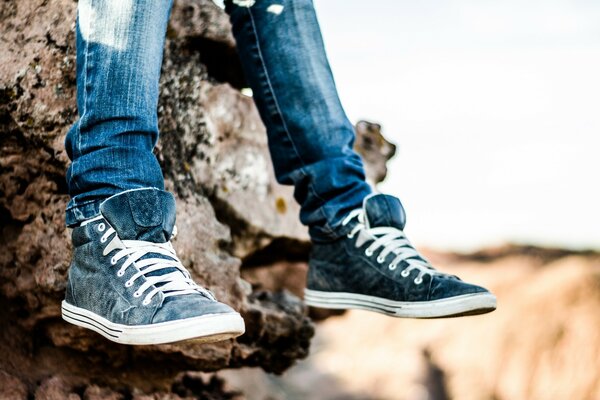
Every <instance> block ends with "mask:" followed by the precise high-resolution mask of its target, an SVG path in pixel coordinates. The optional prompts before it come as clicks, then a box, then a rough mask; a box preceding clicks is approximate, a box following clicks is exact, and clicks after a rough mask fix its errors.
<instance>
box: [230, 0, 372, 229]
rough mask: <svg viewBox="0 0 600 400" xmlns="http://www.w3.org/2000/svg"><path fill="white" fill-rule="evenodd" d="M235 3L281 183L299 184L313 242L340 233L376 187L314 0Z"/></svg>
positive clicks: (243, 51)
mask: <svg viewBox="0 0 600 400" xmlns="http://www.w3.org/2000/svg"><path fill="white" fill-rule="evenodd" d="M234 3H254V2H239V1H238V2H233V3H231V2H229V3H228V4H227V5H226V10H227V11H228V12H229V14H230V15H231V21H232V24H233V32H234V35H235V38H236V41H237V43H238V51H239V54H240V58H241V60H242V65H243V67H244V73H245V75H246V79H247V80H248V82H249V84H250V86H251V88H252V91H253V93H254V99H255V101H256V104H257V106H258V110H259V112H260V115H261V118H262V120H263V121H264V123H265V126H266V127H267V134H268V137H269V147H270V150H271V157H272V159H273V164H274V167H275V173H276V176H277V179H278V181H279V182H280V183H284V184H293V185H294V186H295V193H294V194H295V197H296V200H297V201H298V203H299V204H300V205H301V207H302V209H301V214H300V219H301V221H302V222H303V223H304V224H305V225H308V226H309V229H310V234H311V237H312V238H313V240H314V241H329V240H332V239H336V238H337V237H339V235H340V233H339V231H338V230H337V229H336V228H337V227H338V226H340V224H341V221H342V219H343V218H344V215H346V214H347V213H348V212H350V211H351V210H353V209H355V208H357V207H360V206H361V204H362V200H363V198H364V197H365V196H366V195H368V194H369V193H371V188H370V187H369V185H368V184H367V183H366V182H365V175H364V171H363V165H362V161H361V159H360V157H359V156H358V154H356V153H355V152H354V151H353V149H352V145H353V143H354V128H353V126H352V124H351V123H350V121H349V120H348V118H347V117H346V114H345V112H344V110H343V108H342V105H341V103H340V100H339V98H338V95H337V91H336V87H335V83H334V80H333V76H332V74H331V70H330V68H329V63H328V61H327V57H326V55H325V49H324V46H323V40H322V38H321V33H320V29H319V25H318V22H317V18H316V15H315V12H314V8H313V6H312V2H311V1H310V0H284V1H277V2H271V1H264V0H263V1H261V0H259V1H256V2H255V3H254V4H253V5H252V6H251V7H248V6H238V5H235V4H234Z"/></svg>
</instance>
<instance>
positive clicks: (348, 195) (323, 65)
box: [226, 0, 496, 318]
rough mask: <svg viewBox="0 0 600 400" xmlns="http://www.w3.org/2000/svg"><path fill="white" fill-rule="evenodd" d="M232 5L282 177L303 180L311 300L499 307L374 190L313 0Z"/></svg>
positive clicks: (438, 309)
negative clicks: (423, 242)
mask: <svg viewBox="0 0 600 400" xmlns="http://www.w3.org/2000/svg"><path fill="white" fill-rule="evenodd" d="M226 9H227V11H228V12H229V14H230V16H231V21H232V25H233V32H234V36H235V38H236V41H237V44H238V51H239V54H240V58H241V61H242V65H243V67H244V72H245V74H246V78H247V80H248V82H249V84H250V86H251V88H252V90H253V93H254V100H255V102H256V104H257V107H258V110H259V112H260V115H261V118H262V120H263V122H264V123H265V126H266V128H267V134H268V137H269V146H270V150H271V156H272V159H273V164H274V167H275V172H276V175H277V178H278V180H279V182H281V183H284V184H293V185H295V197H296V200H297V201H298V202H299V203H300V205H301V207H302V209H301V215H300V218H301V220H302V222H303V223H304V224H306V225H308V226H309V232H310V235H311V238H312V241H313V250H312V253H311V255H310V260H309V272H308V279H307V289H306V292H305V300H306V302H307V303H308V304H309V305H313V306H318V307H323V308H341V309H346V308H361V309H367V310H371V311H376V312H381V313H384V314H387V315H392V316H398V317H416V318H435V317H446V316H459V315H472V314H481V313H486V312H490V311H492V310H494V309H495V307H496V298H495V297H494V295H492V294H491V293H489V291H487V290H486V289H484V288H482V287H479V286H476V285H472V284H469V283H466V282H463V281H461V280H460V279H458V278H457V277H454V276H451V275H448V274H444V273H441V272H438V271H437V270H435V269H434V268H433V267H432V266H431V264H430V263H429V262H428V261H427V260H426V259H425V258H424V257H423V256H422V255H421V254H420V253H419V252H417V251H416V250H415V248H414V247H413V246H412V244H411V243H410V242H409V241H408V239H407V238H406V236H405V234H404V227H405V223H406V218H405V213H404V208H403V207H402V204H401V203H400V201H399V200H398V199H396V198H394V197H392V196H388V195H383V194H377V195H374V194H371V190H370V188H369V186H368V185H367V184H366V182H365V177H364V172H363V167H362V163H361V161H360V157H359V156H358V155H357V154H356V153H355V152H354V151H353V150H352V144H353V141H354V131H353V128H352V125H351V124H350V122H349V121H348V119H347V117H346V115H345V113H344V111H343V109H342V106H341V104H340V101H339V99H338V96H337V91H336V88H335V84H334V81H333V77H332V74H331V70H330V68H329V64H328V62H327V58H326V55H325V50H324V46H323V42H322V39H321V34H320V30H319V25H318V22H317V19H316V15H315V11H314V8H313V4H312V0H277V1H271V0H257V1H253V0H246V1H241V0H238V1H233V0H232V1H229V2H228V3H226Z"/></svg>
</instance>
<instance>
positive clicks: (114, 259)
mask: <svg viewBox="0 0 600 400" xmlns="http://www.w3.org/2000/svg"><path fill="white" fill-rule="evenodd" d="M110 263H111V264H112V265H117V259H116V258H114V257H113V258H111V259H110Z"/></svg>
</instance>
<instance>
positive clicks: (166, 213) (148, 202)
mask: <svg viewBox="0 0 600 400" xmlns="http://www.w3.org/2000/svg"><path fill="white" fill-rule="evenodd" d="M100 212H101V213H102V215H103V216H104V218H106V220H107V221H108V223H109V224H110V225H111V226H112V227H113V228H114V229H115V230H116V231H117V234H118V235H119V238H121V239H122V240H145V241H148V242H154V243H164V242H167V241H169V239H170V238H171V233H172V232H173V226H174V225H175V198H174V197H173V195H172V194H171V193H169V192H167V191H164V190H158V189H154V188H148V189H135V190H129V191H126V192H122V193H119V194H117V195H114V196H112V197H109V198H108V199H106V200H105V201H103V202H102V204H101V205H100Z"/></svg>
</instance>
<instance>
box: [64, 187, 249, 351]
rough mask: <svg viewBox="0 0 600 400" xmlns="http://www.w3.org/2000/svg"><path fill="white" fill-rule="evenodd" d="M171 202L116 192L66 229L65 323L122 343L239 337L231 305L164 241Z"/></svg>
mask: <svg viewBox="0 0 600 400" xmlns="http://www.w3.org/2000/svg"><path fill="white" fill-rule="evenodd" d="M174 226H175V199H174V197H173V195H172V194H170V193H169V192H166V191H163V190H158V189H154V188H144V189H134V190H129V191H125V192H121V193H119V194H117V195H114V196H112V197H110V198H108V199H106V200H105V201H103V202H102V204H101V206H100V215H99V216H97V217H95V218H91V219H88V220H86V221H84V222H82V223H81V224H80V225H79V226H77V227H76V228H75V229H74V230H73V232H72V240H73V248H74V250H73V261H72V263H71V267H70V269H69V280H68V284H67V291H66V298H65V300H64V301H63V302H62V316H63V319H64V320H65V321H68V322H70V323H72V324H75V325H79V326H82V327H84V328H88V329H91V330H93V331H96V332H98V333H99V334H101V335H102V336H104V337H106V338H107V339H109V340H112V341H114V342H117V343H123V344H159V343H169V342H175V341H180V340H186V339H195V340H198V341H206V342H209V341H218V340H225V339H229V338H233V337H236V336H239V335H241V334H242V333H244V321H243V319H242V318H241V316H240V315H239V314H238V313H237V312H236V311H234V310H233V309H232V308H231V307H229V306H227V305H225V304H223V303H220V302H218V301H217V300H216V299H215V297H214V296H213V294H212V293H211V292H209V291H208V290H206V289H204V288H202V287H201V286H199V285H197V284H196V283H195V282H194V281H193V280H192V277H191V276H190V273H189V272H188V271H187V270H186V269H185V268H184V266H183V265H182V264H181V261H180V260H179V259H178V258H177V255H176V254H175V250H174V249H173V246H172V245H171V242H170V239H171V237H172V234H173V229H174Z"/></svg>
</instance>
